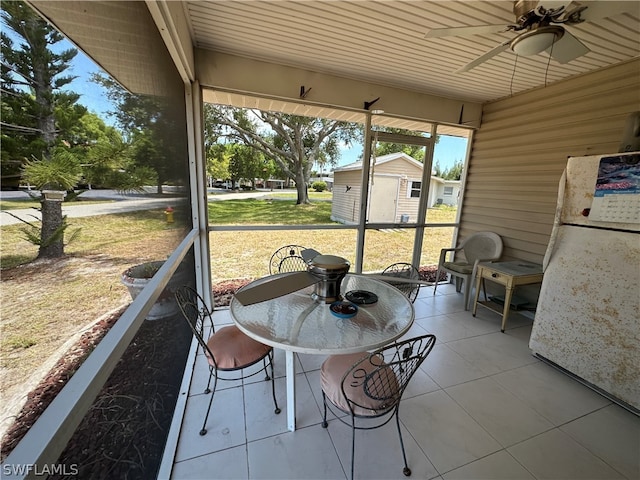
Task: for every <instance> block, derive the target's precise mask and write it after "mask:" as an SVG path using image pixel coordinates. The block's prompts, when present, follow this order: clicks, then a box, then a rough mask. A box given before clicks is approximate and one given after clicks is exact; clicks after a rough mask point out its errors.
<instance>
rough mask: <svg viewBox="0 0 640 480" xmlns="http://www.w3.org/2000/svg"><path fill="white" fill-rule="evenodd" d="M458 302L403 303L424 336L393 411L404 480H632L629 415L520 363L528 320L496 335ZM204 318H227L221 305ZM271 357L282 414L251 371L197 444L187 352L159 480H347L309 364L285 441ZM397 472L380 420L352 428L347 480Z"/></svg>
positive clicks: (215, 411) (390, 438) (637, 463)
mask: <svg viewBox="0 0 640 480" xmlns="http://www.w3.org/2000/svg"><path fill="white" fill-rule="evenodd" d="M462 303H463V302H462V295H461V294H456V293H455V290H454V289H453V286H452V285H444V286H441V287H440V286H439V288H438V293H437V295H435V296H434V295H433V290H432V289H431V288H429V287H425V288H423V289H422V290H421V294H420V297H419V298H418V299H417V300H416V302H415V310H416V320H415V323H414V325H413V326H412V328H411V330H410V331H409V332H408V334H407V336H416V335H421V334H424V333H433V334H435V335H436V337H437V343H436V346H435V348H434V349H433V351H432V353H431V355H430V356H429V357H428V358H427V359H426V361H425V362H424V363H423V365H422V367H421V370H420V371H419V372H418V373H417V374H416V375H415V376H414V377H413V378H412V380H411V383H410V385H409V387H408V388H407V390H406V391H405V395H404V397H403V401H402V404H401V407H400V418H401V421H402V425H403V429H404V430H403V436H404V441H405V447H406V450H407V456H408V461H409V466H410V467H411V469H412V471H413V474H412V476H411V478H415V479H432V478H435V479H444V480H454V479H509V480H515V479H564V480H578V479H639V478H640V418H639V417H637V416H636V415H634V414H632V413H631V412H629V411H627V410H625V409H623V408H622V407H620V406H618V405H616V404H614V403H612V402H610V401H609V400H608V399H606V398H604V397H602V396H601V395H599V394H597V393H595V392H594V391H592V390H590V389H589V388H587V387H585V386H583V385H582V384H580V383H579V382H577V381H575V380H573V379H571V378H570V377H568V376H567V375H565V374H563V373H560V372H558V371H557V370H555V369H554V368H552V367H550V366H548V365H547V364H545V363H543V362H541V361H540V360H538V359H537V358H535V357H534V356H532V355H531V352H530V350H529V348H528V340H529V335H530V332H531V324H532V321H531V320H530V319H528V318H525V317H523V316H520V315H518V314H512V315H511V316H510V318H509V323H508V325H507V330H506V332H505V333H500V316H499V315H498V314H496V313H494V312H491V311H489V310H487V309H484V308H479V309H478V315H477V317H475V318H474V317H473V316H472V315H471V313H470V312H465V311H464V309H463V307H462ZM215 319H216V323H217V324H225V323H231V322H232V321H231V318H230V316H229V312H228V310H225V309H222V310H216V312H215ZM275 361H276V389H277V397H278V402H279V403H280V406H281V408H282V410H283V411H282V413H281V414H280V415H275V414H274V412H273V402H272V400H271V396H270V383H269V382H264V381H261V378H262V377H261V376H256V377H253V379H252V383H246V384H245V385H244V386H242V385H240V384H239V382H222V384H219V390H218V391H217V392H216V398H215V400H214V403H213V407H212V411H211V415H210V417H209V420H208V423H207V428H208V433H207V435H206V436H200V435H199V434H198V431H199V430H200V426H201V422H202V418H203V415H204V412H205V409H206V406H207V401H208V396H207V395H204V394H202V391H203V390H204V383H205V382H206V378H207V374H208V370H207V368H206V361H205V359H204V357H203V355H201V354H200V355H197V357H196V360H195V366H194V370H193V377H192V380H191V385H190V387H189V393H188V395H189V396H188V400H187V403H186V411H185V415H184V418H183V420H182V427H181V430H180V433H179V440H178V445H177V449H176V452H175V458H174V463H173V469H172V473H171V478H173V479H236V478H237V479H344V478H348V476H349V468H350V435H351V430H350V429H349V427H347V426H345V425H343V424H342V423H340V422H339V421H337V420H335V419H333V420H330V422H329V428H328V429H324V428H322V427H321V426H320V422H321V418H322V417H321V409H320V406H321V405H322V398H321V390H320V373H319V368H320V365H321V363H322V361H323V358H322V357H320V356H313V355H299V356H298V358H297V361H298V362H299V363H298V369H297V371H298V379H297V383H296V385H297V425H298V429H297V430H296V431H295V432H289V431H288V430H287V427H286V414H285V406H286V405H285V404H286V395H285V394H286V392H285V379H284V352H282V351H276V360H275ZM186 374H187V375H190V374H191V372H190V371H187V373H186ZM220 385H221V386H220ZM402 467H403V464H402V454H401V451H400V445H399V441H398V434H397V431H396V428H395V423H394V422H391V423H389V424H387V425H386V426H385V427H383V428H381V429H376V430H372V431H360V432H357V436H356V463H355V476H356V478H361V479H395V478H397V479H400V478H406V477H404V476H403V474H402Z"/></svg>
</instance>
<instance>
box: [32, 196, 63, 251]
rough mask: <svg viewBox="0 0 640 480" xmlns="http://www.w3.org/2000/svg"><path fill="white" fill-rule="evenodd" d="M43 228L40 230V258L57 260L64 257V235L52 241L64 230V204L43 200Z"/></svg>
mask: <svg viewBox="0 0 640 480" xmlns="http://www.w3.org/2000/svg"><path fill="white" fill-rule="evenodd" d="M40 204H41V205H42V212H41V213H42V228H41V230H40V239H41V244H40V250H39V251H38V258H57V257H61V256H63V255H64V233H62V232H61V233H60V234H59V238H57V239H55V240H53V241H50V240H51V239H52V237H54V235H56V232H57V231H59V229H60V228H62V202H59V201H52V200H44V199H43V200H42V202H40Z"/></svg>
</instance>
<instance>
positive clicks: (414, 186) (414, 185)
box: [409, 181, 422, 198]
mask: <svg viewBox="0 0 640 480" xmlns="http://www.w3.org/2000/svg"><path fill="white" fill-rule="evenodd" d="M421 187H422V182H413V181H412V182H411V186H410V188H409V197H411V198H420V188H421Z"/></svg>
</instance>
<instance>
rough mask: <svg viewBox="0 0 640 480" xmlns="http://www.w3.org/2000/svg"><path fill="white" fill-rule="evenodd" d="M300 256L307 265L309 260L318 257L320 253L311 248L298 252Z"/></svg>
mask: <svg viewBox="0 0 640 480" xmlns="http://www.w3.org/2000/svg"><path fill="white" fill-rule="evenodd" d="M300 255H301V256H302V258H303V259H304V261H305V262H307V263H309V262H310V261H311V260H313V259H314V258H316V257H317V256H318V255H320V252H319V251H317V250H314V249H313V248H305V249H304V250H302V251H301V252H300Z"/></svg>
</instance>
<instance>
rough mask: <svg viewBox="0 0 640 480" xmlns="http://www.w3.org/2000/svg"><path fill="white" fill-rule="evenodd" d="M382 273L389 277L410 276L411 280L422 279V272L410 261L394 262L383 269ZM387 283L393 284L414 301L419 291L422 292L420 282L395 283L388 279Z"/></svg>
mask: <svg viewBox="0 0 640 480" xmlns="http://www.w3.org/2000/svg"><path fill="white" fill-rule="evenodd" d="M382 275H384V276H388V277H391V278H393V277H399V278H408V279H410V280H420V272H419V271H418V269H417V268H416V267H414V266H413V265H411V264H410V263H403V262H398V263H393V264H391V265H389V266H388V267H387V268H385V269H384V270H383V271H382ZM387 283H389V284H390V285H393V286H394V287H396V288H397V289H398V290H400V291H401V292H402V293H404V294H405V295H406V296H407V298H408V299H409V300H410V301H411V302H412V303H413V302H414V301H415V300H416V298H417V297H418V293H419V292H420V284H419V283H394V282H393V280H392V279H390V280H388V281H387Z"/></svg>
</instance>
